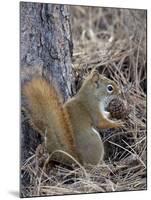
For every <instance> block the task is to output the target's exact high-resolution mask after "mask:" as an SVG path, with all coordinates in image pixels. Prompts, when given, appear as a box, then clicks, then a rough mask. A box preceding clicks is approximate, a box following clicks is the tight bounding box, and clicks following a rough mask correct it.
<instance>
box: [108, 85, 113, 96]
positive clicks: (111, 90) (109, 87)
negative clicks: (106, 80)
mask: <svg viewBox="0 0 151 200" xmlns="http://www.w3.org/2000/svg"><path fill="white" fill-rule="evenodd" d="M107 92H108V93H110V94H111V93H112V92H113V86H112V85H108V86H107Z"/></svg>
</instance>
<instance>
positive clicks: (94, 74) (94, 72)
mask: <svg viewBox="0 0 151 200" xmlns="http://www.w3.org/2000/svg"><path fill="white" fill-rule="evenodd" d="M99 76H100V75H99V73H98V72H97V71H93V73H92V76H91V80H92V82H94V83H97V82H98V81H99Z"/></svg>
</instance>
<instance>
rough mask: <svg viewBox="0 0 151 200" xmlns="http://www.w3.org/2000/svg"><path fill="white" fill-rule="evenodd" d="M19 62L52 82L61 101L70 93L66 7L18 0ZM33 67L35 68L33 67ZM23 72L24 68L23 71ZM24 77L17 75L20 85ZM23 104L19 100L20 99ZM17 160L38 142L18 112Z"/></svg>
mask: <svg viewBox="0 0 151 200" xmlns="http://www.w3.org/2000/svg"><path fill="white" fill-rule="evenodd" d="M20 20H21V21H20V42H21V46H20V65H21V73H22V72H23V69H30V71H32V69H33V70H35V68H36V67H37V68H38V67H39V66H41V68H42V73H45V74H46V76H47V77H48V78H49V79H51V81H52V82H53V83H54V84H56V83H57V86H58V88H59V89H60V92H61V93H62V96H63V98H64V101H65V100H67V98H68V97H69V96H71V95H72V88H74V87H73V83H74V80H73V77H72V68H71V67H72V65H71V56H72V38H71V30H70V21H69V20H70V15H69V12H68V6H64V5H55V4H44V3H31V2H30V3H29V2H21V3H20ZM35 66H36V67H35ZM25 71H26V70H25ZM25 77H26V76H21V81H22V83H23V84H24V82H25V81H26V78H25ZM22 104H23V100H22ZM21 120H22V132H21V162H22V163H23V162H24V161H25V160H26V159H27V158H28V157H29V156H30V155H31V154H30V153H31V152H34V151H35V148H36V147H37V145H38V144H39V143H41V139H40V136H39V135H38V133H36V131H35V130H33V129H32V128H31V127H30V125H29V123H28V121H27V120H26V118H25V113H24V112H22V115H21Z"/></svg>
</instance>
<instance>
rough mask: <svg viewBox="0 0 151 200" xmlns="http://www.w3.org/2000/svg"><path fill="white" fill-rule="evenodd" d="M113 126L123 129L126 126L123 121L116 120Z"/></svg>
mask: <svg viewBox="0 0 151 200" xmlns="http://www.w3.org/2000/svg"><path fill="white" fill-rule="evenodd" d="M112 122H113V125H114V127H113V128H120V127H123V126H124V122H123V121H122V120H116V121H113V120H112Z"/></svg>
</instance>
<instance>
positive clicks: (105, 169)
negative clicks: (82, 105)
mask: <svg viewBox="0 0 151 200" xmlns="http://www.w3.org/2000/svg"><path fill="white" fill-rule="evenodd" d="M71 20H72V32H73V43H74V51H73V68H74V71H75V77H76V89H77V90H78V89H79V87H80V85H81V82H82V78H83V77H84V76H86V74H87V73H89V71H90V70H91V69H92V68H93V67H97V68H98V69H99V71H100V72H101V73H104V74H106V76H108V77H110V78H112V79H113V80H115V81H117V82H118V83H120V85H121V88H122V89H123V90H124V91H125V94H126V97H127V101H128V103H129V107H130V109H131V112H130V114H129V117H128V119H127V122H126V125H125V127H124V128H123V129H118V130H113V129H112V130H111V129H110V130H105V131H100V134H101V136H102V138H103V141H104V145H105V149H106V155H105V163H104V164H100V165H99V166H96V167H92V166H87V167H86V169H84V168H82V167H81V166H77V167H75V169H69V168H66V167H65V166H60V165H57V166H56V167H55V168H50V167H49V170H47V172H46V171H45V166H43V165H42V166H41V165H40V164H39V160H38V159H37V157H36V155H35V154H33V156H32V157H31V158H29V159H28V160H27V161H26V163H25V164H24V166H23V167H22V168H23V169H25V171H26V172H25V174H24V175H25V176H28V177H29V179H30V183H31V186H30V187H26V188H24V189H23V193H22V195H23V196H39V195H60V194H73V193H92V192H112V191H126V190H144V189H146V187H147V185H146V92H147V91H146V90H147V88H146V12H145V11H143V10H127V9H111V8H95V7H82V6H76V7H71ZM45 157H46V158H48V155H47V154H45Z"/></svg>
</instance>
